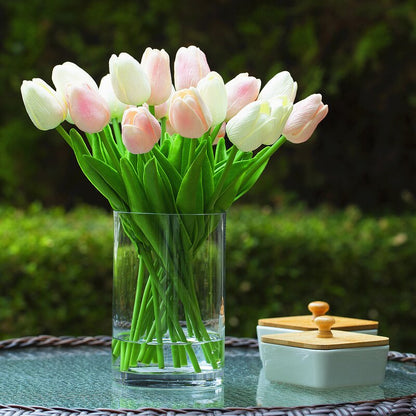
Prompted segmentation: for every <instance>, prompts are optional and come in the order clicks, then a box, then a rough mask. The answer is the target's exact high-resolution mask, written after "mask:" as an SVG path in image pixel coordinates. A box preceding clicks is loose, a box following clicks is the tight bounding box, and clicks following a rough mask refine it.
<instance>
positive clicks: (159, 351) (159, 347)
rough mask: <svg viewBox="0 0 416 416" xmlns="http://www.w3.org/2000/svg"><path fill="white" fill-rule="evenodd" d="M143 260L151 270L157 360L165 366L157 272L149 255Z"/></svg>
mask: <svg viewBox="0 0 416 416" xmlns="http://www.w3.org/2000/svg"><path fill="white" fill-rule="evenodd" d="M143 260H144V262H145V264H146V267H147V270H148V272H149V278H150V279H151V288H152V298H153V310H154V316H155V324H156V340H157V346H156V353H157V362H158V366H159V368H164V367H165V359H164V357H163V334H162V329H161V320H160V315H159V296H158V292H157V288H156V284H157V274H156V273H155V272H154V269H153V264H152V263H151V261H149V259H148V258H147V256H143Z"/></svg>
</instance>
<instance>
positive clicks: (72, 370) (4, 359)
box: [0, 346, 416, 409]
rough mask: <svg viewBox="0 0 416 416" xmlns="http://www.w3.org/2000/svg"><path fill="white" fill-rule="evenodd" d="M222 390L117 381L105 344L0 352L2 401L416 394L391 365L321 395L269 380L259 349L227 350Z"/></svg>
mask: <svg viewBox="0 0 416 416" xmlns="http://www.w3.org/2000/svg"><path fill="white" fill-rule="evenodd" d="M225 363H226V364H225V375H224V384H223V386H222V387H216V388H203V389H201V388H189V387H188V388H181V389H178V388H176V389H175V388H171V389H164V388H159V389H154V388H143V387H129V386H125V385H122V384H120V383H118V382H115V381H113V377H112V372H111V371H112V370H111V351H110V349H109V348H108V347H92V346H82V347H72V348H65V347H63V348H57V347H42V348H36V347H34V348H25V349H16V350H10V351H7V350H4V351H1V352H0V375H1V377H0V403H1V404H4V405H6V404H7V405H11V404H16V405H24V406H35V405H36V406H44V407H66V408H76V409H79V408H85V409H96V408H106V409H108V408H111V409H120V408H126V409H139V408H144V407H152V408H172V409H183V408H224V407H254V406H260V407H280V406H283V407H284V406H290V407H292V406H309V405H311V406H315V405H318V404H337V403H345V402H356V401H369V400H376V399H384V398H391V397H400V396H407V395H410V394H414V393H415V392H416V366H415V365H414V364H411V363H407V364H406V363H400V362H393V361H389V362H388V365H387V369H386V378H385V382H384V383H383V384H382V385H381V386H369V387H357V388H347V389H346V388H343V389H333V390H316V389H308V388H303V387H302V388H301V387H296V386H290V385H285V384H278V383H271V382H269V381H267V380H266V378H265V377H264V373H263V371H262V365H261V361H260V358H259V354H258V350H257V349H255V348H238V347H232V348H227V349H226V355H225Z"/></svg>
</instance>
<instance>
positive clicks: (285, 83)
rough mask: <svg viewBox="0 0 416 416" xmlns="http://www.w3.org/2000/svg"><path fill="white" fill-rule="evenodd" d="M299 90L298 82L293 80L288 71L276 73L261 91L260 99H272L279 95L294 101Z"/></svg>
mask: <svg viewBox="0 0 416 416" xmlns="http://www.w3.org/2000/svg"><path fill="white" fill-rule="evenodd" d="M297 90H298V84H297V82H295V81H293V78H292V76H291V75H290V73H289V72H288V71H282V72H279V73H278V74H276V75H275V76H274V77H273V78H272V79H271V80H270V81H269V82H268V83H267V84H266V85H265V86H264V87H263V88H262V90H261V91H260V94H259V97H258V99H259V100H270V99H272V98H275V97H278V96H284V97H287V98H288V100H289V101H290V102H291V103H293V101H294V100H295V97H296V92H297Z"/></svg>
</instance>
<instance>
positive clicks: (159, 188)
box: [143, 157, 175, 213]
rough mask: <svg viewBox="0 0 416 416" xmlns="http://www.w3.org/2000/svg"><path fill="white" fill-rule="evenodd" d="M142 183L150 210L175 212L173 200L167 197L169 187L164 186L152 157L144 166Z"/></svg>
mask: <svg viewBox="0 0 416 416" xmlns="http://www.w3.org/2000/svg"><path fill="white" fill-rule="evenodd" d="M143 185H144V189H145V193H146V196H147V199H148V200H149V203H150V206H151V207H152V212H160V213H166V212H168V213H171V212H175V206H174V204H173V202H174V201H172V199H171V198H170V197H169V189H167V188H166V186H165V184H164V183H163V181H162V179H161V176H160V173H159V171H158V169H157V165H156V159H155V158H154V157H153V158H151V159H150V160H149V161H148V162H147V163H146V165H145V167H144V173H143ZM170 192H172V190H170Z"/></svg>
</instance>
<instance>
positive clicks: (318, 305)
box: [258, 301, 378, 331]
mask: <svg viewBox="0 0 416 416" xmlns="http://www.w3.org/2000/svg"><path fill="white" fill-rule="evenodd" d="M308 309H309V310H310V311H311V312H312V315H300V316H284V317H280V318H263V319H259V321H258V324H259V325H262V326H269V327H273V328H285V329H295V330H300V331H312V330H314V329H316V324H315V321H314V319H316V317H318V316H322V315H325V313H326V312H327V311H328V310H329V305H328V303H326V302H321V301H315V302H311V303H309V305H308ZM334 318H335V324H334V325H333V329H337V330H342V331H360V330H367V329H377V328H378V322H377V321H369V320H367V319H356V318H346V317H342V316H334Z"/></svg>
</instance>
